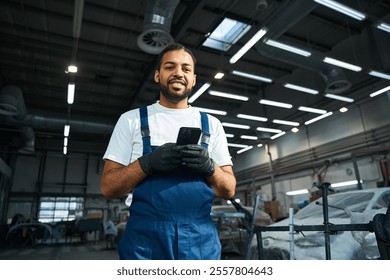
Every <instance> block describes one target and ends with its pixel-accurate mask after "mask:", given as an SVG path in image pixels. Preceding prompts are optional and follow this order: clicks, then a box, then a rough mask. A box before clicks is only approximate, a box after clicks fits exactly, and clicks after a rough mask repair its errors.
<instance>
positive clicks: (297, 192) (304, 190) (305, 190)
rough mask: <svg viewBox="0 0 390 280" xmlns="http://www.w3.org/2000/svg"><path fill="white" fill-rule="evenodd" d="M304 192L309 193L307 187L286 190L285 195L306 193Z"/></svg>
mask: <svg viewBox="0 0 390 280" xmlns="http://www.w3.org/2000/svg"><path fill="white" fill-rule="evenodd" d="M306 193H309V191H308V190H307V189H302V190H296V191H289V192H286V195H290V196H292V195H300V194H306Z"/></svg>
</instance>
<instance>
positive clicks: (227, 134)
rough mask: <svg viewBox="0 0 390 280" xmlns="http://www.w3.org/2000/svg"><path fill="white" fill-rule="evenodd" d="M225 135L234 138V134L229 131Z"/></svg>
mask: <svg viewBox="0 0 390 280" xmlns="http://www.w3.org/2000/svg"><path fill="white" fill-rule="evenodd" d="M225 136H226V138H234V134H231V133H226V134H225Z"/></svg>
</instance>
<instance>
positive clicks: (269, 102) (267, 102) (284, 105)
mask: <svg viewBox="0 0 390 280" xmlns="http://www.w3.org/2000/svg"><path fill="white" fill-rule="evenodd" d="M259 103H260V104H264V105H270V106H275V107H281V108H287V109H291V108H292V107H293V105H291V104H288V103H283V102H277V101H272V100H267V99H260V100H259Z"/></svg>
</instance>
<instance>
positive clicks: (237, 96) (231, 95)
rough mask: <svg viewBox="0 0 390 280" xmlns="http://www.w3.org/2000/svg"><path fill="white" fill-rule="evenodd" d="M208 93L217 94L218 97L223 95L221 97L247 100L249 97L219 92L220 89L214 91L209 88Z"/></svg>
mask: <svg viewBox="0 0 390 280" xmlns="http://www.w3.org/2000/svg"><path fill="white" fill-rule="evenodd" d="M209 94H210V95H213V96H219V97H223V98H230V99H235V100H241V101H248V100H249V98H248V97H246V96H242V95H237V94H232V93H227V92H221V91H216V90H209Z"/></svg>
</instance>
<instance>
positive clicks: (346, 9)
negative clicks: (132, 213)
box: [314, 0, 366, 21]
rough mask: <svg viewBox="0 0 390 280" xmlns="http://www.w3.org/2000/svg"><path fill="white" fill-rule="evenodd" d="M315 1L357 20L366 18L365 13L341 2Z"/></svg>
mask: <svg viewBox="0 0 390 280" xmlns="http://www.w3.org/2000/svg"><path fill="white" fill-rule="evenodd" d="M314 1H315V2H317V3H318V4H321V5H324V6H326V7H328V8H331V9H333V10H335V11H337V12H339V13H343V14H345V15H347V16H350V17H352V18H354V19H357V20H360V21H362V20H364V19H365V18H366V15H365V14H363V13H361V12H359V11H357V10H355V9H352V8H350V7H348V6H345V5H343V4H340V3H338V2H336V1H332V0H314Z"/></svg>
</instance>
